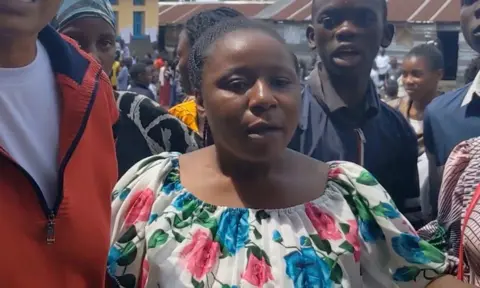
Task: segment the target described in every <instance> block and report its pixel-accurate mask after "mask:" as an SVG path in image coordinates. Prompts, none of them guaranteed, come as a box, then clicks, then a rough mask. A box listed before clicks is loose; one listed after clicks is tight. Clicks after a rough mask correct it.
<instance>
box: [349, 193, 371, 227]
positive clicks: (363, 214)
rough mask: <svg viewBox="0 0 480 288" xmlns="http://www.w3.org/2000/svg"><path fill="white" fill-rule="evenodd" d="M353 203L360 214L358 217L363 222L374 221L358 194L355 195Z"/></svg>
mask: <svg viewBox="0 0 480 288" xmlns="http://www.w3.org/2000/svg"><path fill="white" fill-rule="evenodd" d="M353 202H354V205H355V208H356V210H357V211H356V212H357V213H358V215H357V216H358V217H359V218H360V219H361V220H363V221H368V220H373V216H372V214H370V213H369V211H368V207H367V206H366V205H365V202H364V201H362V199H361V198H360V196H359V195H358V194H355V195H353Z"/></svg>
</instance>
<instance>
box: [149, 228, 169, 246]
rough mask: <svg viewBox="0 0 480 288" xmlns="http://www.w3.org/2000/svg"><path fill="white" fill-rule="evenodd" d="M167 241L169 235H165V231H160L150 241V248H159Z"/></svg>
mask: <svg viewBox="0 0 480 288" xmlns="http://www.w3.org/2000/svg"><path fill="white" fill-rule="evenodd" d="M167 239H168V234H167V233H165V231H163V230H162V229H158V230H157V231H155V232H154V233H153V235H152V237H150V239H148V248H156V247H158V246H161V245H163V244H165V242H167Z"/></svg>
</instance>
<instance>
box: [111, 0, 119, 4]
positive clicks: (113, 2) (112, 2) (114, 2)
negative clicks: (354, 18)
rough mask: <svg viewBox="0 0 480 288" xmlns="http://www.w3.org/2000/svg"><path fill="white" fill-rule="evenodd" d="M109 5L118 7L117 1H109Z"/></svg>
mask: <svg viewBox="0 0 480 288" xmlns="http://www.w3.org/2000/svg"><path fill="white" fill-rule="evenodd" d="M110 4H112V5H118V0H110Z"/></svg>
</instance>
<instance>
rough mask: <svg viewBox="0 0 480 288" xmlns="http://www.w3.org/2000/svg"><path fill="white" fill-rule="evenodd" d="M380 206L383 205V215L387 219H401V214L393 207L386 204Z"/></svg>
mask: <svg viewBox="0 0 480 288" xmlns="http://www.w3.org/2000/svg"><path fill="white" fill-rule="evenodd" d="M380 205H382V208H383V209H384V210H383V214H384V215H385V217H387V218H389V219H396V218H399V217H400V213H398V210H396V209H395V208H393V207H392V205H390V204H388V203H385V202H382V203H381V204H380Z"/></svg>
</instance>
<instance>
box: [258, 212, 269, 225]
mask: <svg viewBox="0 0 480 288" xmlns="http://www.w3.org/2000/svg"><path fill="white" fill-rule="evenodd" d="M255 219H257V222H258V224H262V220H265V219H270V214H268V213H267V212H266V211H265V210H259V211H257V213H255Z"/></svg>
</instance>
